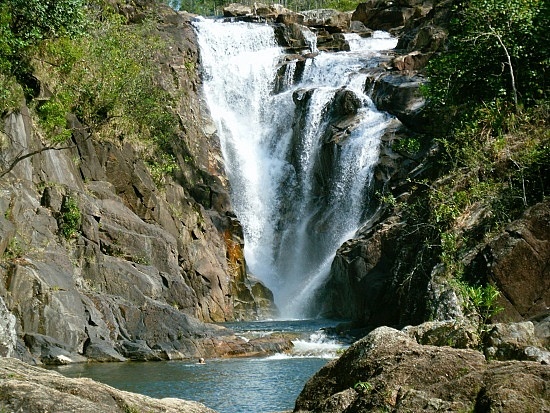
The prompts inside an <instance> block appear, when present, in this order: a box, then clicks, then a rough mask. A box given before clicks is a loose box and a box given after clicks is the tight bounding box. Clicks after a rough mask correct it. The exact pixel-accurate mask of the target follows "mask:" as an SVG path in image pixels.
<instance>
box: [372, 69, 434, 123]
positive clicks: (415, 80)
mask: <svg viewBox="0 0 550 413" xmlns="http://www.w3.org/2000/svg"><path fill="white" fill-rule="evenodd" d="M425 82H426V79H425V78H424V77H422V76H418V75H416V76H406V75H405V76H403V75H401V74H397V73H391V72H383V73H379V74H376V73H373V74H372V75H370V76H369V78H368V79H367V86H366V88H367V89H371V98H372V100H373V102H374V103H375V105H376V107H377V108H378V109H380V110H385V111H387V112H389V113H391V114H392V115H394V116H396V117H397V118H398V119H399V120H400V121H401V122H403V124H404V125H405V126H407V127H408V128H409V129H411V130H412V131H415V132H422V131H425V129H426V126H427V121H426V119H424V117H423V115H424V114H423V108H424V106H425V103H426V99H425V98H424V96H422V93H421V92H420V87H421V86H422V85H423V84H424V83H425Z"/></svg>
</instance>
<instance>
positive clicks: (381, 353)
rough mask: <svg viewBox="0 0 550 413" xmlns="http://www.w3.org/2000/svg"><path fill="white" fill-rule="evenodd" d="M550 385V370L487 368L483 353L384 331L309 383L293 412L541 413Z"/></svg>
mask: <svg viewBox="0 0 550 413" xmlns="http://www.w3.org/2000/svg"><path fill="white" fill-rule="evenodd" d="M511 378H512V379H511ZM549 380H550V366H548V365H543V364H540V363H535V362H519V361H515V362H512V361H508V362H490V363H488V362H487V361H486V360H485V358H484V356H483V354H482V353H480V352H478V351H475V350H469V349H457V348H451V347H437V346H432V345H421V344H418V343H417V342H416V341H415V340H413V339H412V338H411V337H410V336H409V335H407V334H406V333H404V332H400V331H397V330H394V329H391V328H389V327H380V328H378V329H376V330H374V331H373V332H371V333H370V334H369V335H368V336H366V337H365V338H363V339H361V340H359V341H358V342H356V343H355V344H353V345H352V346H351V347H350V348H349V349H348V350H347V351H346V352H345V353H344V354H343V355H342V356H341V357H340V358H339V359H337V360H335V361H332V362H330V363H328V364H327V365H326V366H325V367H323V368H322V369H321V370H320V371H319V372H318V373H317V374H316V375H315V376H314V377H313V378H312V379H310V381H309V382H308V383H306V385H305V387H304V389H303V390H302V392H301V394H300V396H299V397H298V399H297V401H296V407H295V409H294V411H295V412H304V413H305V412H323V413H339V412H359V411H378V410H380V411H386V410H391V411H392V412H396V413H398V412H411V411H430V412H457V413H458V412H463V411H476V412H477V411H479V412H489V411H499V412H510V413H512V412H518V411H537V412H542V411H548V410H549V409H550V393H549V391H548V386H547V383H548V381H549Z"/></svg>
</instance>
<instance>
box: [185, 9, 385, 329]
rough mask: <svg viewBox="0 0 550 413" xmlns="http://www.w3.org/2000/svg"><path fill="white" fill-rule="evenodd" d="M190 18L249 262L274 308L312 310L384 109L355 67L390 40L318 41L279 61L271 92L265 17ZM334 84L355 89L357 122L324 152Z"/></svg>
mask: <svg viewBox="0 0 550 413" xmlns="http://www.w3.org/2000/svg"><path fill="white" fill-rule="evenodd" d="M194 25H195V28H196V31H197V34H198V39H199V46H200V51H201V59H202V66H203V71H204V73H203V79H204V93H205V97H206V100H207V102H208V105H209V108H210V112H211V114H212V118H213V120H214V122H215V123H216V125H217V128H218V134H219V137H220V141H221V146H222V152H223V156H224V160H225V165H226V171H227V174H228V178H229V181H230V184H231V199H232V202H233V207H234V209H235V212H236V214H237V216H238V218H239V220H240V221H241V223H242V226H243V229H244V233H245V257H246V260H247V264H248V267H249V269H250V271H251V272H252V273H253V274H254V275H256V276H257V277H258V278H260V279H261V280H262V281H263V282H264V283H265V284H266V285H267V286H268V287H269V288H270V289H271V290H272V291H273V293H274V295H275V301H276V304H277V306H278V308H279V310H280V312H281V316H282V317H293V318H300V317H304V316H311V315H312V314H311V312H312V309H314V305H312V304H313V303H312V302H311V300H312V298H313V297H314V294H315V292H316V290H317V289H318V288H319V287H320V286H321V285H322V283H323V281H324V280H325V278H326V276H327V275H328V271H329V269H330V264H331V262H332V260H333V258H334V255H335V253H336V250H337V249H338V247H339V246H340V245H341V244H342V243H343V242H344V241H346V240H347V239H349V238H351V237H352V236H353V234H354V232H355V231H356V230H357V229H358V228H359V226H360V225H361V223H362V220H363V219H364V218H365V217H364V213H365V201H366V195H367V193H366V191H367V189H368V187H369V184H370V180H371V175H372V168H373V166H374V165H375V164H376V161H377V158H378V146H379V139H380V136H381V135H382V134H383V131H384V129H385V127H386V125H387V122H388V121H389V118H388V116H387V115H386V114H383V113H381V112H378V111H377V110H376V109H375V108H374V106H373V104H372V102H371V100H370V99H369V98H368V96H366V95H365V94H364V83H365V75H364V74H361V73H360V70H361V69H364V68H366V67H369V66H374V65H375V63H373V61H374V60H373V57H374V55H375V51H376V50H385V49H390V48H393V47H395V42H396V41H395V40H394V39H390V38H388V36H387V35H380V34H379V35H378V36H375V37H374V38H372V39H369V40H368V41H363V40H361V41H359V40H357V39H355V40H357V41H355V40H354V46H353V48H352V49H353V51H352V52H347V53H343V52H340V53H320V54H319V55H317V56H316V57H315V58H313V59H308V60H307V61H306V62H305V65H304V68H303V74H302V76H301V79H302V80H301V81H298V82H297V83H296V82H295V81H294V77H295V76H294V73H295V70H296V63H295V62H293V63H289V64H286V69H285V73H284V75H283V76H282V77H283V80H282V82H280V85H279V88H278V89H279V91H278V92H275V79H276V77H277V75H278V73H279V72H280V62H282V60H283V59H282V57H283V50H282V49H281V48H279V47H277V44H276V41H275V37H274V33H273V29H272V28H271V27H270V26H268V25H260V24H253V23H243V22H238V23H224V22H221V21H212V20H202V19H201V20H198V21H196V22H195V23H194ZM389 40H391V41H392V42H391V43H390V42H389ZM310 41H311V39H310ZM311 43H312V45H311V47H316V46H315V43H314V42H311ZM343 89H347V90H350V91H352V92H353V93H354V94H355V96H356V97H357V98H358V99H359V100H360V102H361V104H362V107H361V108H360V109H359V112H358V114H357V117H358V118H359V120H360V122H359V124H358V125H357V127H355V128H353V130H352V132H351V133H350V134H349V136H347V138H346V139H345V140H343V141H342V142H339V143H337V144H333V145H332V147H331V148H332V149H329V153H328V154H327V152H326V151H327V145H326V142H325V140H326V136H327V133H328V129H327V128H330V127H332V126H331V125H330V124H329V123H330V122H329V113H330V112H331V110H332V108H331V104H332V102H333V101H334V99H335V96H336V94H337V93H338V92H341V91H342V90H343ZM327 157H329V158H330V159H331V163H330V166H329V168H330V171H326V169H327V166H326V165H323V162H325V163H326V160H325V161H323V159H325V158H327ZM323 168H325V171H324V172H323ZM327 176H328V178H327Z"/></svg>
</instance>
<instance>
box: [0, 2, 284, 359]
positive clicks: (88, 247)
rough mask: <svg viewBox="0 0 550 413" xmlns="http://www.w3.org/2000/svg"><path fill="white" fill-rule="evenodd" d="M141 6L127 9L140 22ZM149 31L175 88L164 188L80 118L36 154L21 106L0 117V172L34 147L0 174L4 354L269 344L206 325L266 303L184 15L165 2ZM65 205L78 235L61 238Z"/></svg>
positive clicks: (188, 351)
mask: <svg viewBox="0 0 550 413" xmlns="http://www.w3.org/2000/svg"><path fill="white" fill-rule="evenodd" d="M144 10H145V9H143V7H138V6H136V7H130V8H128V7H125V8H124V10H123V11H124V12H125V13H126V14H128V15H129V17H130V21H132V20H138V21H139V18H138V17H139V14H140V13H142V12H144ZM145 11H146V10H145ZM158 27H159V34H160V35H161V36H162V37H163V38H164V39H165V40H166V42H167V43H168V45H169V48H170V50H171V53H170V54H169V56H168V57H167V58H164V60H163V61H161V62H159V69H160V78H159V81H160V83H161V84H162V85H163V87H164V88H165V89H167V90H169V91H172V92H173V93H178V94H181V95H182V98H181V100H180V103H179V106H178V107H177V108H176V110H177V113H178V116H179V118H180V122H181V125H180V134H179V136H175V137H174V141H173V143H172V145H173V146H174V148H175V149H174V153H176V154H177V158H178V159H177V161H178V165H179V172H178V174H177V175H176V176H175V178H174V179H169V180H168V181H167V183H166V184H165V185H164V187H162V188H160V187H158V186H157V185H156V184H155V182H154V181H153V179H152V177H151V174H150V172H149V170H148V169H147V167H146V165H145V164H144V162H143V161H142V160H141V159H140V158H139V155H138V152H137V151H136V149H135V148H133V147H132V146H131V145H130V144H127V143H120V144H117V143H114V142H98V141H96V140H94V139H92V138H91V137H90V136H88V135H87V134H86V133H84V132H82V131H83V130H84V128H82V127H81V125H80V124H79V122H78V120H77V119H76V118H71V119H70V122H71V126H72V129H73V131H74V132H73V138H72V142H71V143H70V145H68V146H69V147H68V148H66V149H62V150H42V151H41V149H43V148H44V146H43V145H44V142H42V140H41V134H40V132H39V129H38V128H37V126H36V123H35V120H34V119H33V114H32V113H30V111H29V110H28V109H27V108H26V107H22V109H21V111H20V112H18V113H10V114H7V115H6V116H5V117H4V118H3V121H2V125H1V126H2V127H1V130H2V134H1V138H2V161H3V164H2V170H6V171H7V170H9V165H10V163H11V162H12V161H13V160H14V159H16V158H17V157H20V156H22V155H25V154H27V153H31V152H32V151H37V153H36V154H35V155H34V156H29V157H26V158H25V159H23V160H21V161H20V162H18V163H17V164H16V165H15V166H14V167H13V168H12V169H11V170H9V173H7V174H6V175H4V176H3V177H2V179H1V181H0V191H1V196H0V212H1V214H0V257H1V262H0V281H1V282H0V337H2V339H1V340H0V353H1V354H2V355H8V356H18V357H21V358H23V359H32V360H34V361H36V362H46V363H57V362H60V360H61V359H60V356H63V357H66V358H67V357H68V359H71V360H73V361H80V360H84V359H85V358H88V359H94V360H101V361H113V360H124V359H126V358H131V359H140V360H145V359H159V358H184V357H198V356H199V355H200V356H209V355H210V356H213V355H224V354H225V355H227V354H238V353H246V352H248V351H249V350H252V351H253V352H261V351H263V350H267V349H269V348H270V347H269V346H270V345H269V344H265V343H263V344H261V345H257V346H254V345H252V346H250V345H249V344H246V343H244V342H241V341H240V340H238V339H236V338H235V337H232V335H231V333H230V332H227V331H225V330H224V329H221V328H218V327H216V326H213V325H206V324H203V322H221V321H228V320H235V319H239V318H243V317H248V318H254V317H257V316H258V315H259V314H260V313H261V312H262V311H267V312H269V311H270V306H271V305H272V303H271V302H270V301H269V298H270V295H269V292H268V291H266V289H265V288H263V287H262V285H261V284H260V283H259V282H258V281H254V280H250V279H248V277H247V274H246V265H245V262H244V258H243V254H242V246H243V245H242V244H243V241H242V234H241V229H240V224H239V223H238V221H237V220H236V219H235V217H234V215H233V214H232V211H231V205H230V202H229V197H228V194H227V182H226V178H225V176H224V172H223V165H222V161H221V154H220V150H219V147H218V142H217V139H216V136H215V130H214V129H213V128H212V127H211V126H210V124H209V121H208V119H209V116H208V113H205V112H204V107H205V106H204V105H203V104H202V102H201V98H200V93H199V90H200V79H199V77H198V72H197V71H195V70H190V69H189V68H195V67H198V65H199V62H198V59H199V56H198V51H197V48H196V47H197V46H196V42H195V40H194V32H193V29H192V27H191V25H190V17H189V16H186V15H184V14H179V13H176V12H174V11H173V10H171V9H169V8H168V7H166V8H163V7H161V8H160V11H159V14H158ZM71 214H72V217H73V218H75V217H76V219H77V222H75V223H73V225H74V226H75V229H76V232H75V234H76V235H75V236H73V237H71V238H69V239H68V240H67V239H65V237H64V236H63V235H62V228H63V225H64V223H65V222H67V219H69V216H70V215H71ZM256 295H258V296H259V297H260V300H256V299H255V296H256ZM262 300H263V301H262ZM279 345H281V348H283V347H287V346H288V345H289V343H288V342H285V341H284V340H282V341H281V342H280V343H278V344H276V347H277V346H279ZM274 349H275V347H273V348H271V350H274ZM68 359H65V360H68Z"/></svg>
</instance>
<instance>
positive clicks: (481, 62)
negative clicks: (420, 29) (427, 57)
mask: <svg viewBox="0 0 550 413" xmlns="http://www.w3.org/2000/svg"><path fill="white" fill-rule="evenodd" d="M547 3H548V2H546V1H544V0H463V1H461V2H460V3H459V4H458V5H457V7H456V9H455V17H454V19H453V20H452V21H451V25H450V30H449V35H450V36H449V43H448V51H447V52H446V53H445V54H444V55H442V56H441V57H440V58H439V59H435V60H434V61H433V62H432V63H431V65H430V66H429V68H428V74H429V76H430V82H431V85H430V97H431V98H432V100H433V101H435V103H436V104H437V105H440V106H447V107H449V106H458V107H460V106H461V105H472V104H476V103H483V102H489V101H493V100H494V99H502V100H505V101H509V102H512V103H513V104H514V105H515V107H516V108H517V106H518V105H519V104H527V105H531V104H533V103H534V102H536V100H538V99H541V98H545V97H547V96H548V72H547V71H548V69H547V66H548V61H549V58H548V55H549V53H548V52H549V51H548V47H549V46H548V40H547V27H548V24H549V22H548V19H549V17H548V14H549V13H548V12H549V11H548V4H547Z"/></svg>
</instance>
